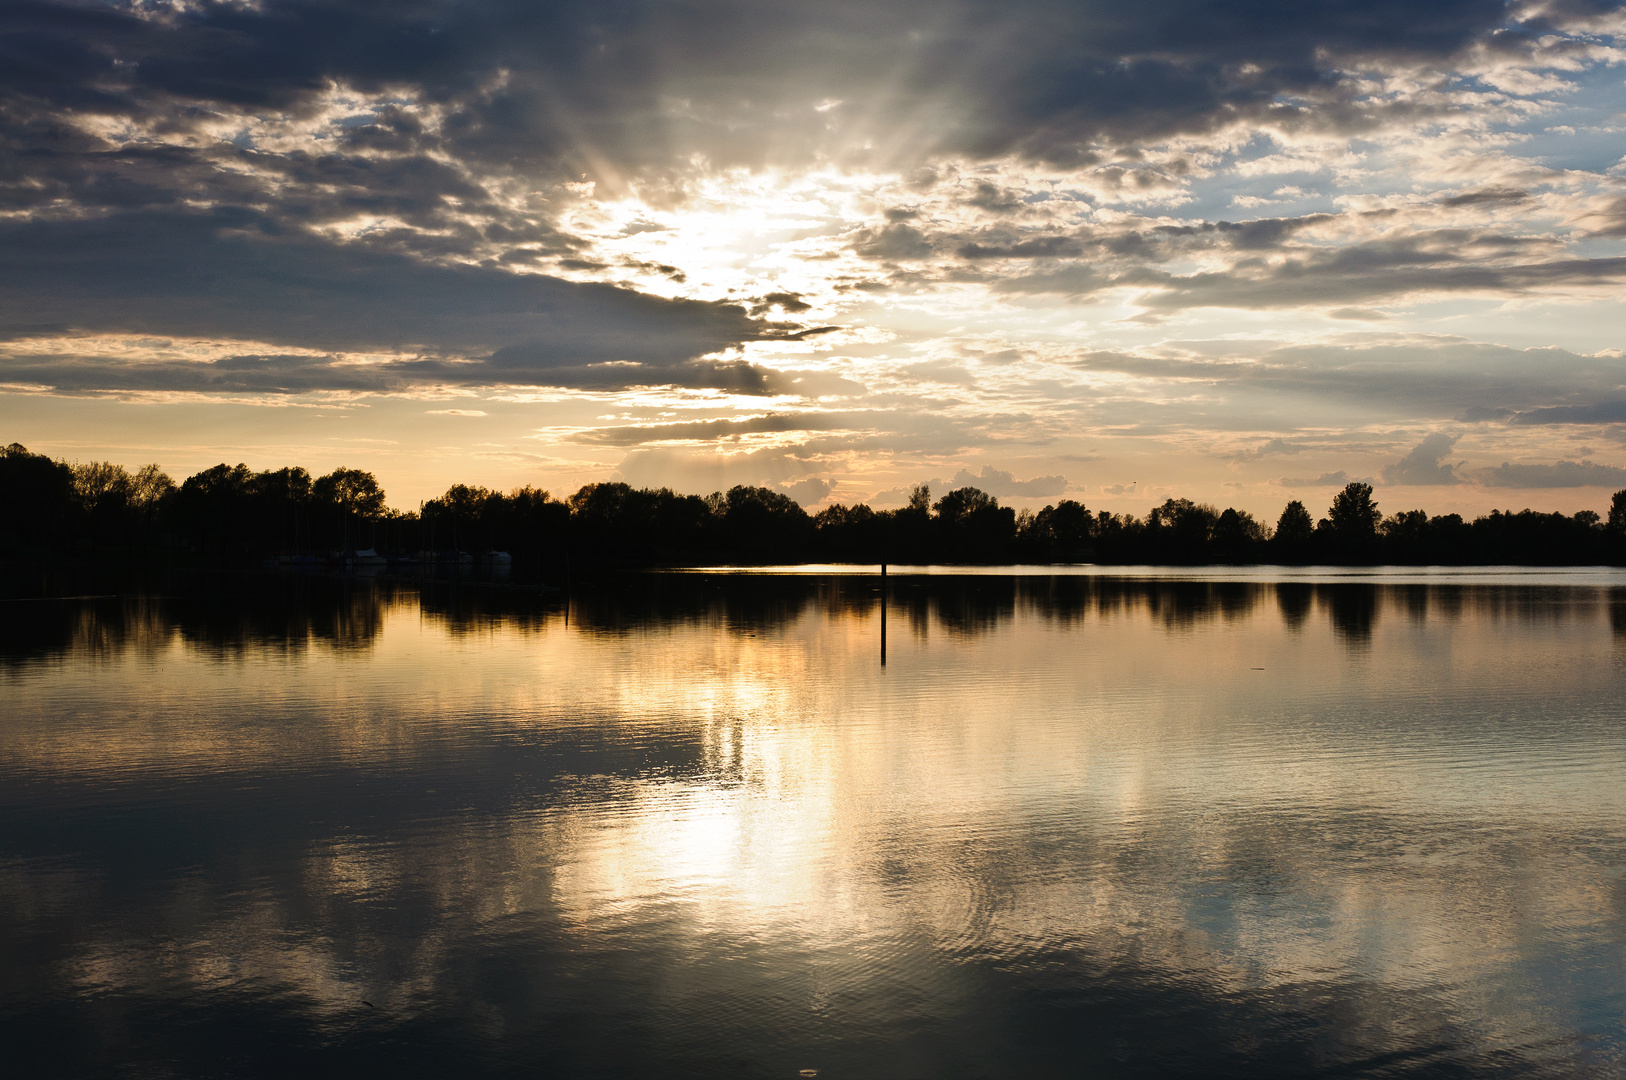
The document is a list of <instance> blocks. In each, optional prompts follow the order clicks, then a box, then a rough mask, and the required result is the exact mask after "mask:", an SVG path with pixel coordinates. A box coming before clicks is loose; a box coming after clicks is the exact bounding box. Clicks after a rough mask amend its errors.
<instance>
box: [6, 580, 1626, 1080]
mask: <svg viewBox="0 0 1626 1080" xmlns="http://www.w3.org/2000/svg"><path fill="white" fill-rule="evenodd" d="M1248 576H1249V580H1245V581H1239V582H1238V581H1233V582H1223V581H1203V580H1125V579H1116V578H1109V577H1087V576H1086V577H1056V578H1052V577H1048V576H1033V577H1009V576H1000V575H998V574H993V575H986V574H985V575H982V576H977V577H965V578H957V577H903V578H899V577H894V578H893V581H892V589H893V598H892V602H891V604H890V606H889V608H888V611H887V633H888V640H887V655H886V659H887V663H886V666H884V667H883V666H882V665H881V663H880V650H881V640H880V634H881V617H880V608H879V605H878V585H879V581H878V579H876V578H873V577H845V578H838V577H823V576H817V575H802V576H795V577H764V576H708V575H665V576H647V577H634V578H629V579H628V580H626V581H624V582H620V583H618V584H617V583H612V584H609V585H601V586H599V587H597V588H596V589H595V590H594V591H593V593H592V594H591V595H588V596H578V597H577V598H576V600H575V601H574V603H573V604H572V605H570V608H569V611H568V613H567V611H566V610H565V607H564V606H563V605H561V604H559V603H557V602H554V603H549V602H546V601H541V600H537V599H536V598H525V597H523V596H520V595H517V594H513V593H505V592H502V591H499V590H492V589H471V588H463V589H460V590H458V591H456V592H453V591H450V590H449V589H448V588H447V587H445V586H438V587H436V588H434V589H423V590H420V589H419V588H409V587H403V586H391V585H387V584H382V583H367V582H350V583H346V582H338V581H319V580H303V581H302V580H278V579H238V580H234V579H216V580H212V581H193V582H190V583H187V582H169V583H166V584H165V585H164V586H163V589H164V590H165V595H149V596H146V597H144V598H132V597H128V596H127V597H124V598H104V599H81V600H57V601H37V600H11V601H7V602H5V603H4V604H3V605H0V607H3V610H0V617H3V619H4V631H3V634H0V705H3V709H0V1057H3V1065H0V1069H3V1071H4V1072H5V1073H6V1074H7V1075H9V1076H17V1077H25V1076H27V1077H33V1076H142V1077H172V1076H177V1077H226V1076H267V1077H296V1078H299V1077H316V1076H324V1077H325V1076H335V1077H357V1076H368V1077H371V1076H379V1077H416V1076H424V1077H473V1076H488V1075H501V1076H508V1075H513V1076H558V1077H578V1076H580V1077H592V1076H610V1077H690V1076H694V1077H699V1076H705V1077H758V1076H760V1077H784V1078H792V1077H798V1076H799V1075H801V1074H802V1070H810V1069H816V1070H818V1075H819V1077H821V1078H826V1080H839V1078H845V1077H899V1078H907V1077H978V1076H989V1077H1091V1076H1102V1077H1112V1076H1192V1077H1219V1076H1246V1077H1269V1076H1295V1077H1296V1076H1315V1075H1324V1076H1340V1077H1343V1076H1357V1075H1358V1076H1448V1077H1457V1076H1462V1077H1470V1076H1475V1077H1477V1076H1497V1077H1500V1076H1553V1077H1618V1076H1621V1075H1623V1073H1626V577H1619V576H1618V575H1617V577H1611V576H1610V575H1609V574H1607V573H1603V574H1596V573H1595V574H1585V573H1582V574H1576V575H1556V576H1548V577H1537V578H1530V579H1514V581H1513V583H1499V582H1498V579H1497V578H1495V577H1494V576H1491V577H1483V576H1481V577H1480V578H1477V579H1475V581H1474V583H1472V584H1450V583H1448V582H1446V581H1443V580H1441V581H1433V582H1430V581H1427V580H1422V581H1414V582H1413V583H1410V584H1406V583H1402V584H1372V583H1369V582H1356V583H1349V582H1331V581H1328V582H1323V583H1319V584H1317V583H1306V582H1305V581H1303V580H1294V581H1283V582H1277V581H1272V580H1270V576H1269V575H1268V574H1260V573H1256V572H1249V575H1248ZM567 615H568V619H567Z"/></svg>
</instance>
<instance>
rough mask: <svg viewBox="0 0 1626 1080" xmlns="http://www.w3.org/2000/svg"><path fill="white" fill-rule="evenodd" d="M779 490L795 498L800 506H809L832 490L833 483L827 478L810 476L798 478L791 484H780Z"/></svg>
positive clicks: (833, 488) (833, 487)
mask: <svg viewBox="0 0 1626 1080" xmlns="http://www.w3.org/2000/svg"><path fill="white" fill-rule="evenodd" d="M779 490H781V491H783V492H784V493H785V494H786V495H789V496H790V497H791V498H792V499H795V500H796V501H797V502H798V503H799V504H801V505H802V506H810V505H812V504H813V503H816V502H818V501H819V500H820V499H822V498H824V497H825V496H826V495H828V494H830V492H832V491H834V490H835V485H834V484H832V483H830V481H828V480H821V479H819V478H818V477H816V476H810V477H808V478H807V479H806V480H798V481H796V482H795V483H793V484H780V485H779Z"/></svg>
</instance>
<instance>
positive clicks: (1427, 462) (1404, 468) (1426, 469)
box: [1383, 432, 1462, 485]
mask: <svg viewBox="0 0 1626 1080" xmlns="http://www.w3.org/2000/svg"><path fill="white" fill-rule="evenodd" d="M1456 444H1457V437H1456V436H1454V435H1446V434H1444V433H1443V432H1435V433H1434V434H1433V435H1430V436H1428V438H1426V439H1424V440H1423V441H1422V442H1420V443H1418V444H1417V445H1416V446H1415V447H1413V448H1412V450H1411V452H1410V453H1408V454H1407V455H1406V456H1405V457H1403V458H1401V459H1400V460H1399V461H1397V462H1395V463H1394V464H1393V465H1385V466H1384V467H1383V482H1384V483H1385V484H1407V485H1442V484H1460V483H1462V478H1461V477H1459V476H1458V475H1457V472H1456V469H1457V467H1456V466H1454V465H1442V464H1441V463H1440V462H1441V459H1443V458H1444V457H1445V455H1447V454H1449V453H1450V452H1451V448H1452V447H1453V446H1455V445H1456Z"/></svg>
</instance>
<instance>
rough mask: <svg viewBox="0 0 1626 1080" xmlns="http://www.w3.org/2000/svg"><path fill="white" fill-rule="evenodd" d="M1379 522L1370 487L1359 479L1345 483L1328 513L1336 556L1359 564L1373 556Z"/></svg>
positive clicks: (1381, 516) (1374, 555)
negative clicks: (1338, 555)
mask: <svg viewBox="0 0 1626 1080" xmlns="http://www.w3.org/2000/svg"><path fill="white" fill-rule="evenodd" d="M1382 519H1383V515H1382V514H1381V513H1380V512H1379V511H1378V505H1377V503H1375V502H1373V501H1372V485H1371V484H1363V483H1361V482H1360V481H1358V480H1357V481H1352V482H1351V483H1348V484H1345V485H1344V490H1343V491H1340V492H1339V493H1338V495H1337V496H1336V497H1335V498H1334V499H1333V500H1332V507H1331V508H1330V509H1329V510H1328V511H1327V520H1328V521H1329V522H1330V523H1331V527H1332V537H1333V541H1334V542H1335V543H1336V544H1337V545H1338V548H1339V553H1340V554H1341V555H1342V556H1343V557H1344V558H1346V559H1353V560H1356V561H1362V562H1364V561H1369V560H1371V559H1373V558H1375V557H1376V554H1377V535H1378V522H1379V521H1381V520H1382Z"/></svg>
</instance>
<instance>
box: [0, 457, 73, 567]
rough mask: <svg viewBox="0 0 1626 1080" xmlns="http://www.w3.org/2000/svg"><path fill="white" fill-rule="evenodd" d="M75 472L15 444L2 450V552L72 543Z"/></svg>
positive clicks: (0, 491) (0, 513) (0, 480)
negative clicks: (7, 549) (3, 549)
mask: <svg viewBox="0 0 1626 1080" xmlns="http://www.w3.org/2000/svg"><path fill="white" fill-rule="evenodd" d="M73 498H74V490H73V470H72V469H71V468H69V467H68V466H67V465H65V464H63V463H62V462H60V461H52V460H51V459H50V458H48V457H46V456H45V455H44V454H33V453H30V452H29V450H28V448H27V447H26V446H23V445H21V444H20V443H12V444H11V445H10V446H8V447H6V448H5V449H4V450H0V548H16V549H25V550H26V549H30V548H54V547H59V546H63V545H66V544H67V543H69V542H71V539H72V535H73V534H72V517H71V510H72V506H73Z"/></svg>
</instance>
